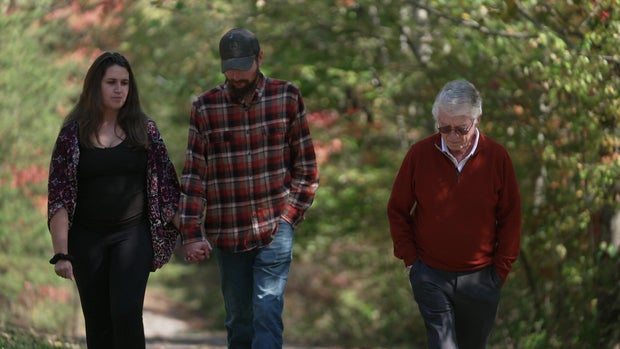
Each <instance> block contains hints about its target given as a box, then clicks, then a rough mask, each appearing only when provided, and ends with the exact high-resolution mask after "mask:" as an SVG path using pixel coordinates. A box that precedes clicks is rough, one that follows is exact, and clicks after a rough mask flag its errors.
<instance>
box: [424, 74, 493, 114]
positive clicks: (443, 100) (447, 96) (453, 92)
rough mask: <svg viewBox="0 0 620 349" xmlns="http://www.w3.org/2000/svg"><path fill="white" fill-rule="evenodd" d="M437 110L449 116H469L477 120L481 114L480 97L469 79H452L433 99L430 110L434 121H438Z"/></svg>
mask: <svg viewBox="0 0 620 349" xmlns="http://www.w3.org/2000/svg"><path fill="white" fill-rule="evenodd" d="M439 111H441V112H442V113H444V114H447V115H449V116H457V115H465V116H470V117H471V118H472V119H473V120H476V121H477V120H478V118H480V115H482V98H481V97H480V93H479V92H478V90H476V87H475V86H474V85H473V84H472V83H470V82H469V81H467V80H463V79H460V80H453V81H450V82H448V83H447V84H445V85H444V87H443V88H442V89H441V91H440V92H439V94H438V95H437V98H436V99H435V103H434V104H433V111H432V112H433V119H435V122H438V120H437V118H438V116H439Z"/></svg>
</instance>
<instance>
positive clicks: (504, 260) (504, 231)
mask: <svg viewBox="0 0 620 349" xmlns="http://www.w3.org/2000/svg"><path fill="white" fill-rule="evenodd" d="M501 173H502V176H503V178H502V180H503V183H504V185H503V190H502V192H501V197H500V199H499V204H498V207H497V248H496V250H495V256H494V260H493V262H494V264H495V267H496V268H497V273H498V274H499V276H500V278H501V279H502V281H504V282H505V281H506V277H507V276H508V273H509V272H510V269H511V268H512V263H514V261H516V259H517V257H518V256H519V251H520V241H521V197H520V193H519V186H518V183H517V178H516V175H515V171H514V167H513V164H512V161H511V160H510V157H509V155H508V153H507V152H506V153H505V155H504V161H503V167H502V172H501Z"/></svg>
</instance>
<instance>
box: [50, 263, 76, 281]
mask: <svg viewBox="0 0 620 349" xmlns="http://www.w3.org/2000/svg"><path fill="white" fill-rule="evenodd" d="M54 271H55V272H56V275H58V276H60V277H61V278H64V279H69V280H71V281H73V264H71V262H70V261H68V260H59V261H58V262H56V264H54Z"/></svg>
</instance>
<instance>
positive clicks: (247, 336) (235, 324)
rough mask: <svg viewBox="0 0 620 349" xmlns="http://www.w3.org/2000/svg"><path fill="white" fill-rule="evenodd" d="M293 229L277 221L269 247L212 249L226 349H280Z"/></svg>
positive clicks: (291, 254)
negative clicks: (221, 305)
mask: <svg viewBox="0 0 620 349" xmlns="http://www.w3.org/2000/svg"><path fill="white" fill-rule="evenodd" d="M293 240H294V236H293V227H292V226H291V225H290V224H288V223H286V222H284V221H280V223H279V227H278V231H277V233H276V235H275V236H274V240H273V242H272V243H271V244H270V245H269V246H265V247H263V248H260V249H256V250H252V251H248V252H240V253H230V252H224V251H222V250H220V249H215V250H214V252H215V255H216V257H217V261H218V266H219V270H220V279H221V280H220V281H221V286H222V294H223V296H224V306H225V308H226V323H225V325H226V330H227V332H228V348H229V349H250V348H251V349H276V348H282V332H283V331H284V325H283V323H282V310H283V309H284V289H285V287H286V282H287V281H288V274H289V270H290V266H291V261H292V259H293Z"/></svg>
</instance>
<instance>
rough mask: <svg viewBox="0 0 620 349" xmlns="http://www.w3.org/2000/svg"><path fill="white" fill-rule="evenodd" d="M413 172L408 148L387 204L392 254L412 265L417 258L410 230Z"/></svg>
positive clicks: (412, 202) (413, 201)
mask: <svg viewBox="0 0 620 349" xmlns="http://www.w3.org/2000/svg"><path fill="white" fill-rule="evenodd" d="M413 172H414V166H413V151H412V149H410V150H409V152H408V153H407V155H406V156H405V159H404V160H403V163H402V165H401V167H400V170H399V171H398V173H397V175H396V179H395V180H394V185H393V186H392V192H391V194H390V199H389V201H388V205H387V215H388V220H389V223H390V233H391V235H392V243H393V247H394V256H396V258H399V259H402V260H403V262H404V263H405V265H406V266H409V265H412V264H413V263H414V262H415V260H416V258H417V253H416V247H415V242H414V238H413V230H412V227H413V215H412V214H413V211H414V207H415V204H416V197H415V194H414V192H415V191H414V188H415V183H414V182H413Z"/></svg>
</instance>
